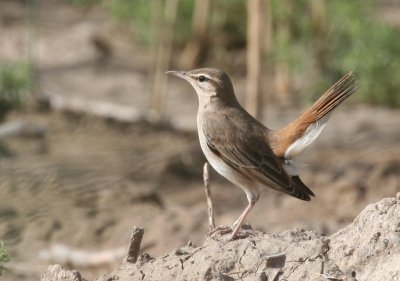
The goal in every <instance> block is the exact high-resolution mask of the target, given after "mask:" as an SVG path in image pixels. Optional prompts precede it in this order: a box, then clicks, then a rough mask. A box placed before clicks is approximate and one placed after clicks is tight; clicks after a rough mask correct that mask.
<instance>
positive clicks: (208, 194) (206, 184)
mask: <svg viewBox="0 0 400 281" xmlns="http://www.w3.org/2000/svg"><path fill="white" fill-rule="evenodd" d="M203 180H204V188H205V190H206V197H207V206H208V223H209V225H210V230H211V231H213V230H214V229H215V222H214V208H213V203H212V200H211V189H210V176H209V168H208V163H207V162H206V163H204V167H203Z"/></svg>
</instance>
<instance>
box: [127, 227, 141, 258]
mask: <svg viewBox="0 0 400 281" xmlns="http://www.w3.org/2000/svg"><path fill="white" fill-rule="evenodd" d="M143 234H144V229H143V228H139V227H136V226H134V227H133V230H132V235H131V243H130V244H129V248H128V253H127V254H126V257H125V259H124V261H125V262H129V263H135V262H136V260H137V258H138V254H139V251H140V243H142V238H143Z"/></svg>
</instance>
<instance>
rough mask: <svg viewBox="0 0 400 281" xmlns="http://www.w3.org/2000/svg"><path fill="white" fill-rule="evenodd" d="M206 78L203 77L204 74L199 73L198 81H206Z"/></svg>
mask: <svg viewBox="0 0 400 281" xmlns="http://www.w3.org/2000/svg"><path fill="white" fill-rule="evenodd" d="M206 80H207V78H206V77H205V76H203V75H200V76H199V81H200V82H204V81H206Z"/></svg>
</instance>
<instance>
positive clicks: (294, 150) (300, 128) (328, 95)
mask: <svg viewBox="0 0 400 281" xmlns="http://www.w3.org/2000/svg"><path fill="white" fill-rule="evenodd" d="M356 81H357V80H356V76H355V74H354V73H353V72H349V73H348V74H346V75H345V76H343V77H342V78H341V79H340V80H339V81H337V82H336V83H335V84H334V85H333V86H332V87H330V88H329V89H328V90H327V91H326V92H325V93H324V94H323V95H322V96H321V97H320V98H319V99H318V100H317V101H316V102H315V103H314V105H313V106H311V107H310V108H309V109H308V110H307V111H305V112H304V113H303V114H301V115H300V116H299V117H298V118H297V119H296V120H294V121H293V122H291V123H289V124H288V125H287V126H286V127H284V128H282V129H280V130H276V131H271V132H270V135H269V142H270V144H271V147H272V150H273V151H274V153H275V155H277V156H278V157H284V158H285V159H291V158H292V157H294V156H296V155H297V154H299V153H300V152H301V151H303V150H304V149H305V148H306V147H307V146H309V145H310V144H311V143H312V142H313V141H314V140H315V139H316V138H317V137H318V135H319V134H320V133H321V131H322V129H323V128H324V127H325V125H326V122H327V121H328V119H329V115H330V113H331V112H332V110H333V109H335V108H336V107H337V106H338V105H339V104H340V103H342V102H343V101H344V100H345V99H347V98H348V97H349V96H350V95H351V94H353V93H354V91H355V89H356Z"/></svg>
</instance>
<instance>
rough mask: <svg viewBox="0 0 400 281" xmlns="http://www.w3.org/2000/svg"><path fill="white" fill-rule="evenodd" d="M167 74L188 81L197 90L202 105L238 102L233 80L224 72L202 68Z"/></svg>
mask: <svg viewBox="0 0 400 281" xmlns="http://www.w3.org/2000/svg"><path fill="white" fill-rule="evenodd" d="M167 73H168V74H172V75H175V76H177V77H179V78H182V79H184V80H186V81H188V82H189V83H190V84H191V85H192V87H193V88H194V89H195V91H196V93H197V96H198V97H199V102H200V103H210V102H213V101H223V102H237V100H236V97H235V94H234V90H233V86H232V82H231V79H229V76H228V75H227V74H226V73H225V72H223V71H222V70H219V69H215V68H200V69H195V70H191V71H168V72H167Z"/></svg>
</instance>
